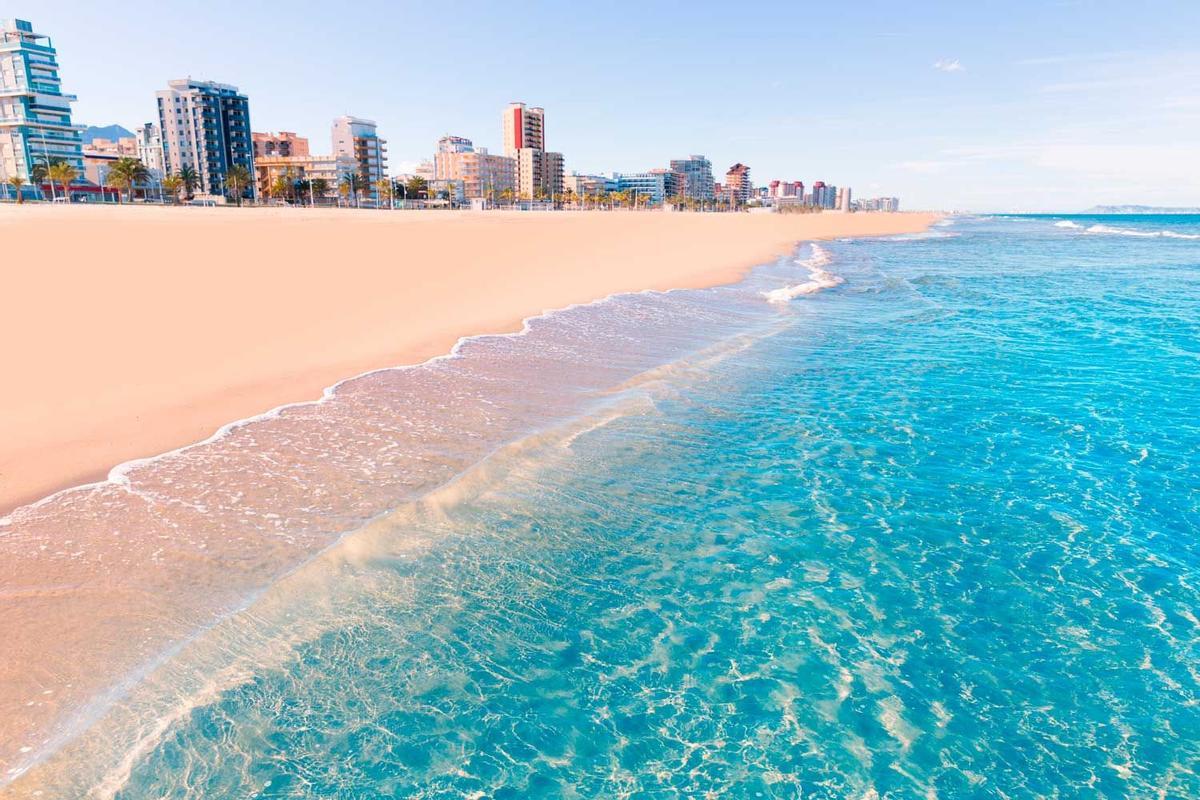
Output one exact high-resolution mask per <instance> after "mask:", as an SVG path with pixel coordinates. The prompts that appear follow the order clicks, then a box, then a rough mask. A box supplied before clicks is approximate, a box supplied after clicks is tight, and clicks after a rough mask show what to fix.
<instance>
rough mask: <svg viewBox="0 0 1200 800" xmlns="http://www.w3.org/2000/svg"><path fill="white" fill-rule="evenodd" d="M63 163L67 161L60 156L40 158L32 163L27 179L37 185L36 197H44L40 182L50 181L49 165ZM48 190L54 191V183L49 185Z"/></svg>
mask: <svg viewBox="0 0 1200 800" xmlns="http://www.w3.org/2000/svg"><path fill="white" fill-rule="evenodd" d="M65 163H67V162H66V161H64V160H63V159H61V158H51V159H42V160H41V161H38V162H37V163H35V164H34V165H33V169H31V170H29V179H30V180H31V181H32V182H33V183H34V185H36V186H37V189H38V197H40V198H42V199H43V200H45V199H46V195H44V194H43V193H42V184H44V183H49V182H50V167H52V166H54V165H55V164H65ZM50 191H51V193H53V192H54V184H51V185H50Z"/></svg>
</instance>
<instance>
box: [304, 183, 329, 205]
mask: <svg viewBox="0 0 1200 800" xmlns="http://www.w3.org/2000/svg"><path fill="white" fill-rule="evenodd" d="M308 189H309V191H310V192H312V196H313V197H315V198H317V199H318V200H320V199H322V198H324V197H325V195H327V194H329V181H327V180H325V179H324V178H314V179H313V180H311V181H309V182H308Z"/></svg>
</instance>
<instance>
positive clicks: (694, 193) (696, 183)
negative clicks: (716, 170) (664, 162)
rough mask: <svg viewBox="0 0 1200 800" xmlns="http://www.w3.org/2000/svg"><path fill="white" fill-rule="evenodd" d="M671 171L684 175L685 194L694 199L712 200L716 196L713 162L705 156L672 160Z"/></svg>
mask: <svg viewBox="0 0 1200 800" xmlns="http://www.w3.org/2000/svg"><path fill="white" fill-rule="evenodd" d="M671 171H672V172H676V173H679V174H680V175H682V176H683V180H684V186H683V194H684V195H686V196H687V197H691V198H692V199H694V200H712V199H713V197H714V196H715V189H714V184H713V173H712V162H711V161H709V160H708V159H707V158H705V157H704V156H688V157H687V158H680V159H674V160H672V161H671Z"/></svg>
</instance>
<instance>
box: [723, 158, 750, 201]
mask: <svg viewBox="0 0 1200 800" xmlns="http://www.w3.org/2000/svg"><path fill="white" fill-rule="evenodd" d="M724 186H725V194H726V195H727V196H728V199H729V202H730V204H731V205H745V204H746V202H747V201H748V200H749V199H750V192H751V189H752V188H753V186H752V184H751V183H750V168H749V167H748V166H746V165H745V164H742V163H741V162H738V163H737V164H734V165H733V166H732V167H730V168H729V171H728V172H726V173H725V184H724Z"/></svg>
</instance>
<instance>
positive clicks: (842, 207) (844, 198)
mask: <svg viewBox="0 0 1200 800" xmlns="http://www.w3.org/2000/svg"><path fill="white" fill-rule="evenodd" d="M837 210H838V211H849V210H850V187H849V186H844V187H842V188H841V189H838V190H837Z"/></svg>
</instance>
